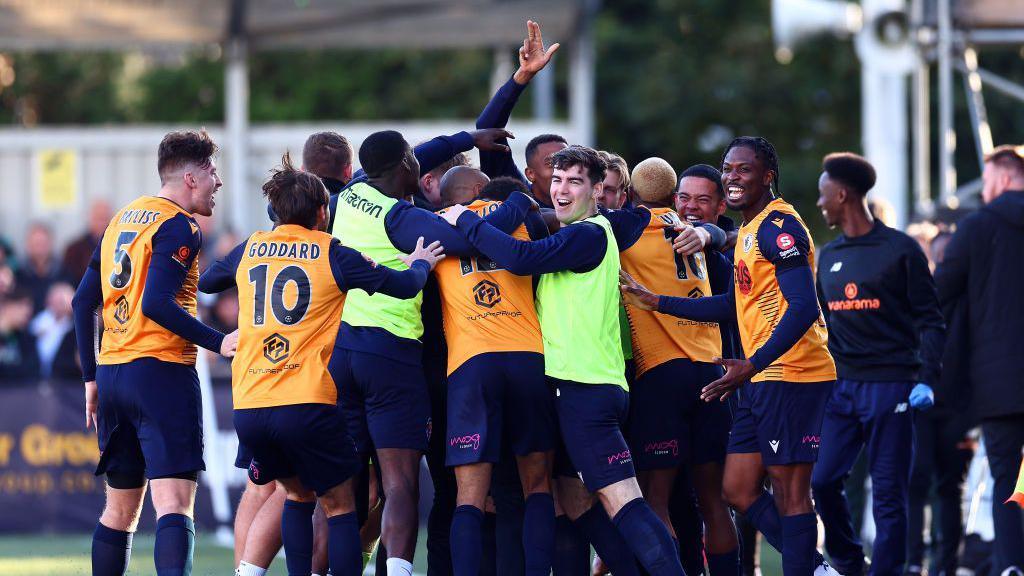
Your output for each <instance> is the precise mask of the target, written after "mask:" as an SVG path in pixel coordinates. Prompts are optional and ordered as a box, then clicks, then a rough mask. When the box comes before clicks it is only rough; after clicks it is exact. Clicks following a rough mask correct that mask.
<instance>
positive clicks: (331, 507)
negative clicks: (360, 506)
mask: <svg viewBox="0 0 1024 576" xmlns="http://www.w3.org/2000/svg"><path fill="white" fill-rule="evenodd" d="M320 505H321V506H323V508H324V512H326V513H327V517H328V518H331V517H334V516H339V515H341V514H348V513H350V512H354V511H355V509H356V499H355V495H354V494H353V493H352V485H351V483H346V484H338V485H337V486H335V487H334V488H331V489H330V490H328V491H327V492H326V493H324V495H323V496H321V497H320Z"/></svg>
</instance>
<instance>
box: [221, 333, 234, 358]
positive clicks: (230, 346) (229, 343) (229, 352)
mask: <svg viewBox="0 0 1024 576" xmlns="http://www.w3.org/2000/svg"><path fill="white" fill-rule="evenodd" d="M237 350H238V329H237V328H236V329H235V331H234V332H232V333H230V334H227V335H225V336H224V340H222V341H221V343H220V355H221V356H223V357H225V358H234V357H235V352H236V351H237Z"/></svg>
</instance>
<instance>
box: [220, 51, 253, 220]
mask: <svg viewBox="0 0 1024 576" xmlns="http://www.w3.org/2000/svg"><path fill="white" fill-rule="evenodd" d="M224 87H225V98H224V106H225V107H226V109H225V119H226V120H227V122H226V124H227V125H226V129H227V142H226V146H225V152H226V153H227V157H228V180H227V181H226V182H225V187H226V188H227V190H228V192H229V194H228V197H229V199H230V200H229V201H230V204H229V207H230V209H231V220H230V221H231V227H232V228H233V229H234V230H235V232H236V233H239V234H246V233H247V232H248V224H249V219H248V217H247V202H246V195H247V192H248V190H249V63H248V50H247V46H246V42H245V40H243V39H241V38H234V39H232V40H230V41H229V43H228V46H227V68H226V70H225V73H224Z"/></svg>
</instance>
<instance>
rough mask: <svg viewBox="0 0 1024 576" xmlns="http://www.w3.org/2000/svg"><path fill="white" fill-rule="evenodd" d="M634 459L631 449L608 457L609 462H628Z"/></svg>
mask: <svg viewBox="0 0 1024 576" xmlns="http://www.w3.org/2000/svg"><path fill="white" fill-rule="evenodd" d="M632 461H633V455H632V454H630V453H629V450H623V451H622V452H619V453H618V454H612V455H611V456H609V457H608V463H609V464H626V463H628V462H632Z"/></svg>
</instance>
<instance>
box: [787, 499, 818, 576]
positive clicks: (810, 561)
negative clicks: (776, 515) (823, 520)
mask: <svg viewBox="0 0 1024 576" xmlns="http://www.w3.org/2000/svg"><path fill="white" fill-rule="evenodd" d="M817 541H818V521H817V519H816V518H815V516H814V514H813V513H807V514H797V515H795V516H783V517H782V542H783V544H782V571H783V572H784V573H785V574H786V576H813V574H814V568H815V567H816V565H817V564H816V563H815V557H814V553H815V550H814V546H815V544H817Z"/></svg>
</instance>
